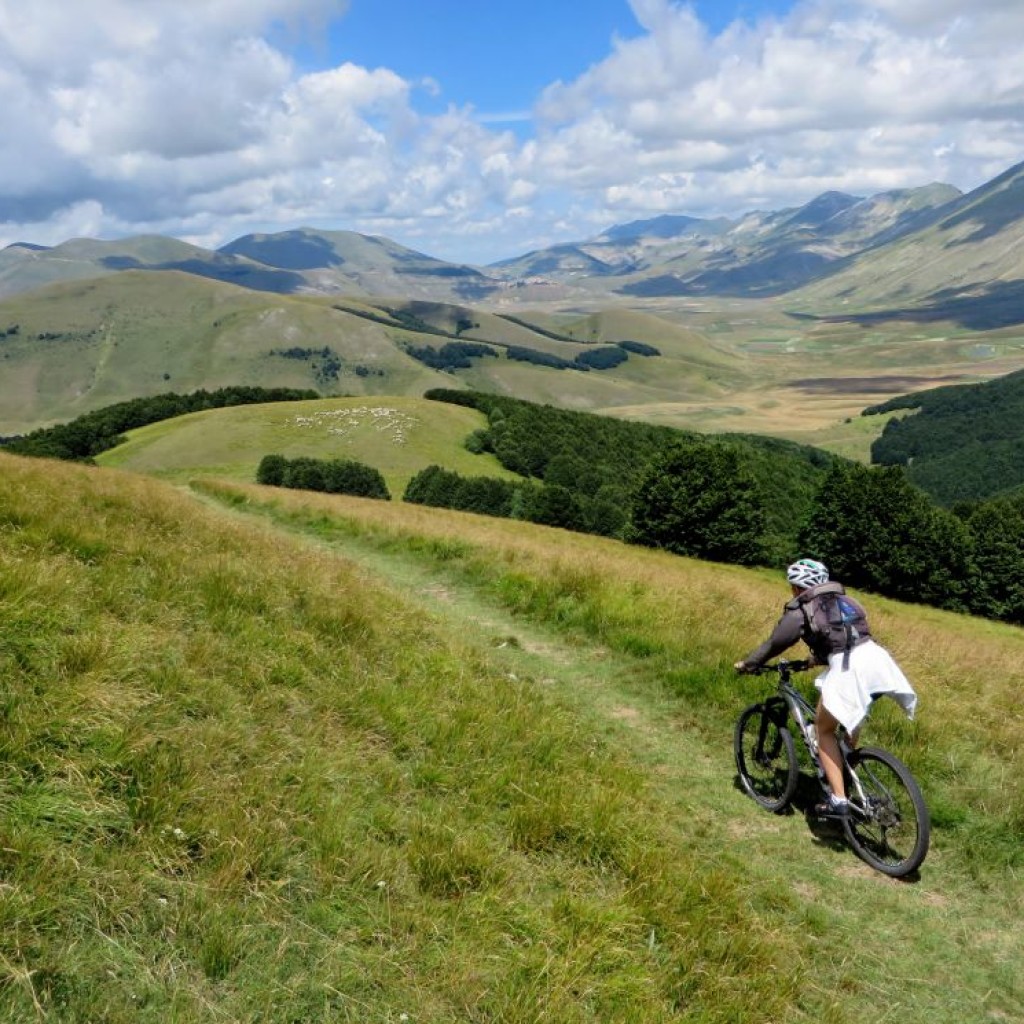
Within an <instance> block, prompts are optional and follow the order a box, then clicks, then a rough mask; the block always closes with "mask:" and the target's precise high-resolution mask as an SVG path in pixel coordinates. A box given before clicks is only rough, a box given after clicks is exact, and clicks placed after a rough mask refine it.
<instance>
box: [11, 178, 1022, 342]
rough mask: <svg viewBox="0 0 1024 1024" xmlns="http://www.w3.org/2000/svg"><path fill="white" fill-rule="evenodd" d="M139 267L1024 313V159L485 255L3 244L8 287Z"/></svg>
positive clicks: (830, 308) (359, 244)
mask: <svg viewBox="0 0 1024 1024" xmlns="http://www.w3.org/2000/svg"><path fill="white" fill-rule="evenodd" d="M126 270H143V271H151V272H153V271H167V270H175V271H181V272H185V273H189V274H192V275H196V276H200V277H205V278H211V279H214V280H217V281H222V282H228V283H231V284H235V285H240V286H242V287H245V288H248V289H251V290H255V291H261V292H271V293H277V294H293V295H298V294H306V295H337V294H345V295H349V296H353V297H383V296H395V297H401V298H404V299H426V300H433V301H455V302H463V303H466V302H468V303H474V302H476V303H485V304H491V303H499V304H511V303H516V302H520V303H521V302H536V301H540V300H545V299H548V300H566V299H575V298H578V299H581V300H582V299H584V298H589V299H590V300H592V301H593V300H608V301H636V300H642V299H659V300H664V299H673V298H685V297H706V296H729V297H740V298H766V297H779V296H785V300H784V301H785V305H786V308H787V309H791V310H793V311H796V312H804V313H807V314H813V315H818V316H826V317H827V316H832V317H836V316H841V317H842V318H843V319H849V318H851V316H852V315H859V316H864V317H869V318H870V317H876V318H877V317H894V318H902V319H925V320H927V319H940V318H947V317H952V318H954V319H955V318H960V319H962V321H963V322H964V323H965V324H966V325H967V326H971V327H977V328H985V327H993V326H1005V325H1006V324H1008V323H1018V322H1022V321H1024V302H1021V299H1022V298H1024V163H1021V164H1018V165H1016V166H1014V167H1012V168H1010V169H1009V170H1007V171H1006V172H1005V173H1003V174H1001V175H1000V176H998V177H997V178H995V179H993V180H992V181H990V182H988V183H986V184H985V185H983V186H981V187H979V188H977V189H974V190H973V191H971V192H968V193H966V194H965V193H961V192H960V191H959V190H958V189H956V188H954V187H953V186H951V185H943V184H931V185H925V186H922V187H919V188H912V189H903V190H897V191H890V192H883V193H880V194H878V195H874V196H870V197H859V196H853V195H847V194H845V193H840V192H827V193H825V194H823V195H821V196H818V197H817V198H816V199H814V200H812V201H811V202H809V203H807V204H806V205H804V206H801V207H797V208H791V209H784V210H777V211H770V212H752V213H749V214H747V215H745V216H742V217H740V218H738V219H736V220H729V219H726V218H714V219H701V218H695V217H688V216H684V215H665V216H661V217H656V218H653V219H649V220H640V221H634V222H632V223H628V224H619V225H614V226H613V227H610V228H609V229H607V230H606V231H604V232H603V233H602V234H601V235H599V236H598V237H596V238H593V239H589V240H585V241H581V242H575V243H567V244H562V245H557V246H553V247H550V248H547V249H542V250H538V251H535V252H531V253H527V254H525V255H521V256H518V257H515V258H512V259H508V260H502V261H499V262H497V263H494V264H491V265H489V266H486V267H476V266H470V265H468V264H458V263H451V262H446V261H444V260H440V259H436V258H434V257H431V256H428V255H425V254H423V253H420V252H416V251H414V250H412V249H408V248H405V247H404V246H401V245H399V244H398V243H396V242H393V241H391V240H389V239H386V238H382V237H375V236H367V235H362V234H358V233H356V232H351V231H317V230H314V229H311V228H299V229H296V230H291V231H282V232H278V233H274V234H251V235H246V236H243V237H241V238H238V239H235V240H234V241H232V242H230V243H229V244H227V245H225V246H222V247H221V248H219V249H217V250H208V249H204V248H202V247H200V246H195V245H191V244H189V243H186V242H182V241H180V240H177V239H174V238H168V237H163V236H140V237H135V238H126V239H120V240H116V241H98V240H91V239H74V240H71V241H67V242H64V243H62V244H60V245H57V246H53V247H45V246H39V245H34V244H31V243H15V244H13V245H10V246H8V247H7V248H6V249H4V250H2V251H0V299H3V298H5V297H7V296H11V295H14V294H17V293H20V292H24V291H29V290H33V289H36V288H39V287H42V286H44V285H47V284H51V283H54V282H60V281H69V280H76V279H86V278H96V277H101V276H105V275H110V274H116V273H119V272H123V271H126Z"/></svg>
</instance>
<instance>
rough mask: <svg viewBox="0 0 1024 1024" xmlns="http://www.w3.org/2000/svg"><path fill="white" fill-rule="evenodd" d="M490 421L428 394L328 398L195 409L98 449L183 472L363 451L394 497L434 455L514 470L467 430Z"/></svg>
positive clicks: (116, 460)
mask: <svg viewBox="0 0 1024 1024" xmlns="http://www.w3.org/2000/svg"><path fill="white" fill-rule="evenodd" d="M485 425H486V419H485V417H484V416H483V414H482V413H480V412H478V411H477V410H475V409H467V408H463V407H461V406H454V405H445V404H443V403H441V402H430V401H426V400H425V399H422V398H403V397H398V396H387V397H379V398H367V397H360V398H326V399H323V400H321V401H311V402H278V403H267V404H262V405H245V406H234V407H230V408H224V409H211V410H209V411H206V412H198V413H191V414H189V415H187V416H178V417H175V418H174V419H170V420H162V421H161V422H159V423H153V424H151V425H149V426H147V427H141V428H139V429H138V430H133V431H131V432H130V433H129V435H128V440H127V441H126V442H125V443H124V444H122V445H119V446H118V447H116V448H113V449H111V450H110V451H108V452H104V453H102V454H101V455H99V456H98V457H97V462H99V463H100V464H101V465H103V466H109V467H116V468H120V469H129V470H132V471H133V472H139V473H146V474H149V475H155V476H161V477H165V478H168V479H174V480H186V479H188V477H189V476H192V475H194V474H200V473H201V474H208V473H214V474H220V475H223V476H227V477H232V478H234V479H238V480H246V481H254V480H255V479H256V469H257V467H258V466H259V463H260V459H262V458H263V456H264V455H270V454H275V455H283V456H285V457H286V458H289V459H294V458H298V457H299V456H309V457H312V458H318V459H355V460H356V461H358V462H363V463H366V464H367V465H370V466H373V467H374V468H375V469H378V470H379V471H380V472H381V474H382V475H383V477H384V479H385V481H386V483H387V485H388V489H389V490H390V492H391V494H392V497H395V498H400V497H401V495H402V493H403V492H404V490H405V485H406V484H407V483H408V482H409V479H410V478H411V477H412V476H414V475H415V474H416V473H418V472H419V471H420V470H421V469H424V468H425V467H427V466H430V465H434V464H437V465H442V466H444V467H445V468H446V469H450V470H452V471H454V472H457V473H462V474H463V475H464V476H492V477H512V476H513V475H514V474H511V473H509V472H508V471H507V470H505V469H504V468H503V467H502V466H501V464H500V463H499V462H498V460H497V459H496V458H495V457H494V456H493V455H489V454H482V455H473V454H471V453H470V452H468V451H467V450H466V448H465V444H464V442H465V439H466V438H467V437H468V436H469V435H470V434H471V433H472V432H473V431H474V430H477V429H479V428H481V427H483V426H485Z"/></svg>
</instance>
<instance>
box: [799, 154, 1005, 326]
mask: <svg viewBox="0 0 1024 1024" xmlns="http://www.w3.org/2000/svg"><path fill="white" fill-rule="evenodd" d="M1022 299H1024V164H1018V165H1017V166H1015V167H1011V168H1010V169H1009V170H1008V171H1006V172H1005V173H1004V174H1001V175H1000V176H999V177H997V178H995V179H994V180H993V181H991V182H988V183H987V184H985V185H982V186H981V187H980V188H977V189H975V190H974V191H972V192H970V193H968V194H967V195H965V196H963V197H962V198H961V199H958V200H957V201H955V202H953V203H950V204H948V205H946V206H945V207H943V208H942V210H941V216H939V217H937V218H936V219H935V221H934V223H932V224H930V225H929V226H927V227H924V228H922V229H921V230H918V231H915V232H913V233H911V234H909V235H907V236H905V237H904V238H901V239H898V240H896V241H894V242H892V243H891V244H889V245H885V246H881V247H879V248H877V249H873V250H868V251H866V252H864V253H863V254H862V255H860V256H859V257H857V258H856V259H854V260H853V261H852V262H851V263H850V265H849V266H848V267H846V268H844V269H843V270H842V271H841V272H839V273H837V274H835V275H834V276H830V277H828V278H824V279H822V280H821V281H818V282H815V283H814V284H811V285H808V286H807V287H805V288H803V289H801V290H800V291H798V292H795V293H793V294H792V295H791V296H787V299H786V301H787V305H788V306H789V307H790V308H793V309H801V310H808V311H813V312H817V313H824V314H832V315H833V316H834V315H836V314H837V313H838V312H839V310H840V309H841V308H844V307H845V308H848V309H849V310H850V313H851V314H862V313H865V314H868V319H869V320H872V321H879V320H885V319H889V320H896V319H904V320H909V321H914V322H919V323H920V322H925V323H926V322H934V321H952V322H955V323H958V324H960V325H962V326H964V327H967V328H970V329H973V330H990V329H994V328H999V327H1004V326H1007V325H1016V324H1020V323H1022V322H1024V302H1022ZM872 314H873V315H872Z"/></svg>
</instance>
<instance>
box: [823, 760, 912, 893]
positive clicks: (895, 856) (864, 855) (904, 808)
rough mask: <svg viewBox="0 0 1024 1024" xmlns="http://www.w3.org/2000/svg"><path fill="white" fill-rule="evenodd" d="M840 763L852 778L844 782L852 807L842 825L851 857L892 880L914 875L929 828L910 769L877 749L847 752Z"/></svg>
mask: <svg viewBox="0 0 1024 1024" xmlns="http://www.w3.org/2000/svg"><path fill="white" fill-rule="evenodd" d="M846 763H847V766H848V768H849V770H850V772H851V773H852V774H854V775H856V777H857V778H856V782H854V780H853V779H851V780H850V786H849V790H848V792H847V796H848V797H849V798H850V802H851V804H852V805H853V806H852V808H851V813H850V814H849V816H848V817H847V818H845V819H844V821H843V827H844V830H845V832H846V838H847V840H848V841H849V843H850V845H851V846H852V847H853V849H854V852H855V853H856V854H857V856H858V857H860V858H861V859H862V860H863V861H865V862H866V863H868V864H870V865H871V867H873V868H874V869H875V870H876V871H881V872H882V873H883V874H886V875H890V876H891V877H893V878H902V877H903V876H905V875H909V874H910V873H911V872H912V871H916V870H917V868H919V867H920V866H921V863H922V862H923V861H924V858H925V856H926V855H927V853H928V844H929V842H930V839H931V822H930V819H929V815H928V807H927V806H926V804H925V802H924V797H923V796H922V795H921V790H920V787H919V786H918V785H917V782H916V781H915V779H914V776H913V775H912V774H911V772H910V769H909V768H908V767H907V766H906V765H905V764H904V763H903V762H902V761H901V760H900V759H899V758H898V757H896V756H895V755H893V754H890V753H889V752H888V751H887V750H880V749H878V748H877V747H863V748H861V749H859V750H854V751H852V752H851V753H850V754H849V755H848V756H847V762H846ZM857 783H859V784H860V791H861V792H860V793H859V792H858V789H857ZM861 794H862V795H861Z"/></svg>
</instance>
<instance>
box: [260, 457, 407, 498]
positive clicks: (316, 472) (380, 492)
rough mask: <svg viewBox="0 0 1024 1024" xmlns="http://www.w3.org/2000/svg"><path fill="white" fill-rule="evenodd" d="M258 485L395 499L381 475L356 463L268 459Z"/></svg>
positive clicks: (263, 464) (265, 461)
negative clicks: (392, 497)
mask: <svg viewBox="0 0 1024 1024" xmlns="http://www.w3.org/2000/svg"><path fill="white" fill-rule="evenodd" d="M256 482H257V483H261V484H267V485H269V486H271V487H291V488H295V489H296V490H301V491H323V492H325V493H327V494H353V495H356V496H357V497H361V498H381V499H383V500H384V501H389V500H390V499H391V492H390V491H389V490H388V486H387V484H386V483H385V482H384V477H383V476H381V474H380V471H379V470H377V469H374V468H373V467H372V466H366V465H364V464H363V463H361V462H356V461H355V460H353V459H311V458H298V459H286V458H285V457H284V456H283V455H264V456H263V458H262V459H261V460H260V464H259V466H258V468H257V470H256Z"/></svg>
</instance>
